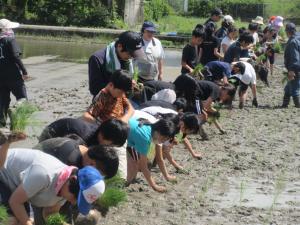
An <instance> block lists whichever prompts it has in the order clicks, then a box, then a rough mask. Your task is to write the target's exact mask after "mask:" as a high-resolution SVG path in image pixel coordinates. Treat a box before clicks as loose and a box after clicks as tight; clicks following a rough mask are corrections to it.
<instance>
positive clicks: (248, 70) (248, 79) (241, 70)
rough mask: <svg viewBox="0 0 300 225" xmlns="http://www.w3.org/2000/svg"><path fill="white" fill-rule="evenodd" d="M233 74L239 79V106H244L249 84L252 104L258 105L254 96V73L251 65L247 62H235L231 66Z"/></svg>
mask: <svg viewBox="0 0 300 225" xmlns="http://www.w3.org/2000/svg"><path fill="white" fill-rule="evenodd" d="M232 70H233V72H234V73H235V75H234V76H236V77H238V78H239V79H240V87H239V97H240V103H239V108H240V109H242V108H244V105H245V101H246V97H247V89H248V87H249V86H250V87H251V90H252V95H253V100H252V105H254V106H255V107H258V103H257V97H256V73H255V70H254V68H253V66H252V65H251V64H250V63H247V62H237V63H235V64H234V65H233V67H232Z"/></svg>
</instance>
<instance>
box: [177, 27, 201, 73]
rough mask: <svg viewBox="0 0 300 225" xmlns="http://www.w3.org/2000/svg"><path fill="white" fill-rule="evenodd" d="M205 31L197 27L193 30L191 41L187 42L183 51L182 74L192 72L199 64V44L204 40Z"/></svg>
mask: <svg viewBox="0 0 300 225" xmlns="http://www.w3.org/2000/svg"><path fill="white" fill-rule="evenodd" d="M204 37H205V34H204V32H203V31H202V30H201V29H199V28H197V29H195V30H193V32H192V39H191V43H190V44H187V45H186V46H185V47H184V48H183V51H182V58H181V66H182V67H181V74H190V73H192V72H193V70H194V68H195V67H196V66H197V59H198V53H197V51H198V46H199V45H200V44H201V43H202V42H203V40H204Z"/></svg>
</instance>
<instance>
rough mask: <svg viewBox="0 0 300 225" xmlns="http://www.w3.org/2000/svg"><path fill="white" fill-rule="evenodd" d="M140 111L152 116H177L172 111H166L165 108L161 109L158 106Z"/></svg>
mask: <svg viewBox="0 0 300 225" xmlns="http://www.w3.org/2000/svg"><path fill="white" fill-rule="evenodd" d="M141 111H143V112H146V113H148V114H151V115H152V116H156V115H158V114H168V113H172V114H176V115H177V114H178V113H177V112H176V111H175V110H173V109H167V108H163V107H160V106H149V107H146V108H143V109H141Z"/></svg>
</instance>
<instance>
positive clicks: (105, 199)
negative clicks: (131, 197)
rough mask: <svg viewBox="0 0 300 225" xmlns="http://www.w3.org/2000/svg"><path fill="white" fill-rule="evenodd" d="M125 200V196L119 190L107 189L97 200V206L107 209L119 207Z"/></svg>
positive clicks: (122, 191)
mask: <svg viewBox="0 0 300 225" xmlns="http://www.w3.org/2000/svg"><path fill="white" fill-rule="evenodd" d="M126 200H127V194H126V192H125V191H124V190H122V189H120V188H109V189H107V190H105V192H104V194H103V195H102V196H101V197H100V198H99V200H98V202H97V203H98V205H99V206H101V207H103V208H105V209H108V208H110V207H113V206H117V205H119V204H120V203H121V202H124V201H126Z"/></svg>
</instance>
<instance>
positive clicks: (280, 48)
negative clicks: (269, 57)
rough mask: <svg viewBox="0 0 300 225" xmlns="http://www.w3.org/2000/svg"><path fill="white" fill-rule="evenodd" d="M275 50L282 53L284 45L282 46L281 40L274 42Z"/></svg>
mask: <svg viewBox="0 0 300 225" xmlns="http://www.w3.org/2000/svg"><path fill="white" fill-rule="evenodd" d="M274 51H275V52H276V53H282V46H281V44H280V43H279V42H276V43H275V44H274Z"/></svg>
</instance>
